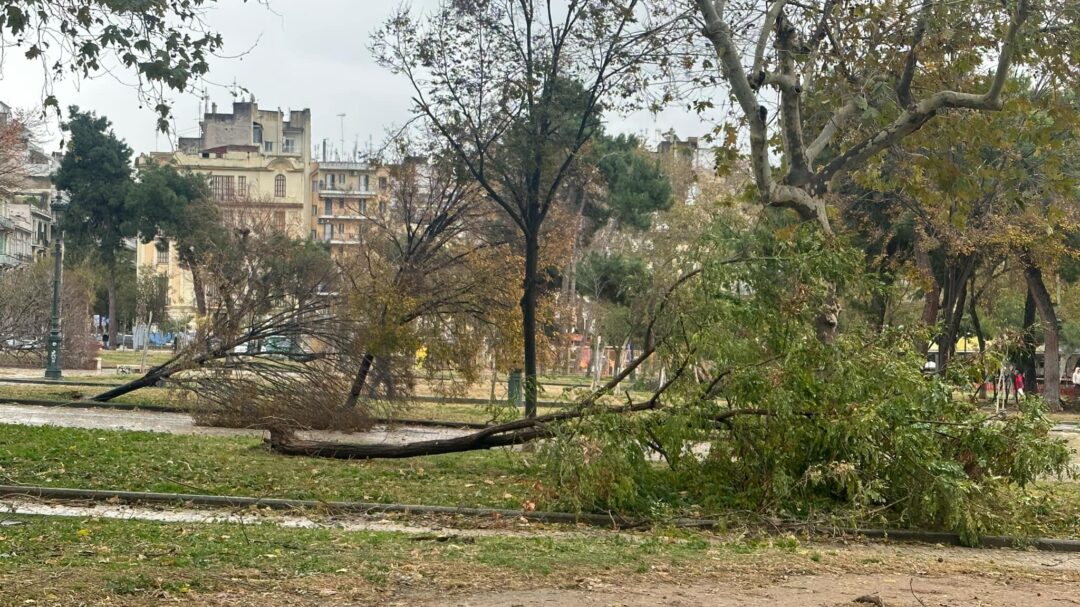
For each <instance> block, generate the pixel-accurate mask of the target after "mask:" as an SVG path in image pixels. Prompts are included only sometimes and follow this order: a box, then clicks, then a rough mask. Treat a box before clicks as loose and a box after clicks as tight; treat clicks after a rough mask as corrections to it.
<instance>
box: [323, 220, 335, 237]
mask: <svg viewBox="0 0 1080 607" xmlns="http://www.w3.org/2000/svg"><path fill="white" fill-rule="evenodd" d="M333 237H334V225H333V224H330V223H326V224H323V240H330V239H332V238H333Z"/></svg>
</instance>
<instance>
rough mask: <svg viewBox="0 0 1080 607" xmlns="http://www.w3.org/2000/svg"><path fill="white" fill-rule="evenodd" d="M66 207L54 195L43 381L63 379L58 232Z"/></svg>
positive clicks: (60, 265) (60, 271)
mask: <svg viewBox="0 0 1080 607" xmlns="http://www.w3.org/2000/svg"><path fill="white" fill-rule="evenodd" d="M65 207H67V201H65V200H64V199H63V198H61V196H60V194H57V195H56V198H55V199H53V203H52V205H51V208H52V213H53V295H52V322H51V323H50V326H49V338H48V340H47V341H46V342H45V358H46V363H47V366H46V367H45V379H63V378H64V376H63V373H62V372H61V371H60V348H61V346H62V345H63V342H64V335H63V333H61V332H60V282H61V280H62V279H63V272H64V266H63V257H64V249H63V242H62V240H63V234H64V233H63V232H62V231H61V230H60V212H61V211H63V210H64V208H65Z"/></svg>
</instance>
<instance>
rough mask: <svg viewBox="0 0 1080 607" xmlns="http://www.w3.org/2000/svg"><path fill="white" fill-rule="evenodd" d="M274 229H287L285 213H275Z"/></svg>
mask: <svg viewBox="0 0 1080 607" xmlns="http://www.w3.org/2000/svg"><path fill="white" fill-rule="evenodd" d="M274 227H275V228H278V229H280V230H284V229H285V211H274Z"/></svg>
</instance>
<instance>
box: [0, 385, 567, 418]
mask: <svg viewBox="0 0 1080 607" xmlns="http://www.w3.org/2000/svg"><path fill="white" fill-rule="evenodd" d="M0 381H2V380H0ZM80 381H81V380H80ZM106 389H108V388H105V387H103V388H95V387H92V386H70V387H68V386H48V385H39V384H0V397H4V398H40V399H47V400H84V399H90V398H91V397H93V396H94V395H95V394H100V393H101V392H104V391H105V390H106ZM110 402H114V403H124V404H131V405H138V406H140V407H146V408H148V409H151V408H154V407H162V406H166V407H177V408H181V409H182V408H187V407H190V406H192V405H193V398H192V395H190V394H188V393H185V392H183V391H180V390H173V389H169V388H142V389H140V390H137V391H135V392H132V393H130V394H125V395H123V396H120V397H118V398H116V399H113V400H112V401H110ZM556 410H558V408H557V407H544V406H541V407H539V408H538V411H539V412H540V414H541V415H543V414H545V413H550V412H552V411H556ZM521 413H522V411H521V409H520V408H517V409H514V408H512V407H508V406H506V404H505V403H496V405H494V406H491V405H487V404H457V403H428V402H415V403H412V404H410V405H409V406H408V407H406V408H404V409H402V410H401V411H400V412H399V413H398V414H397V415H396V417H398V418H401V419H425V420H438V421H449V422H475V423H486V422H490V421H492V420H493V419H498V420H504V419H512V418H513V417H515V416H520V415H521Z"/></svg>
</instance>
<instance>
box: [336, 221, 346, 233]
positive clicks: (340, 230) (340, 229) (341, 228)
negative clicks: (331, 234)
mask: <svg viewBox="0 0 1080 607" xmlns="http://www.w3.org/2000/svg"><path fill="white" fill-rule="evenodd" d="M337 233H338V236H343V235H344V234H345V224H343V223H339V224H337Z"/></svg>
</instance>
